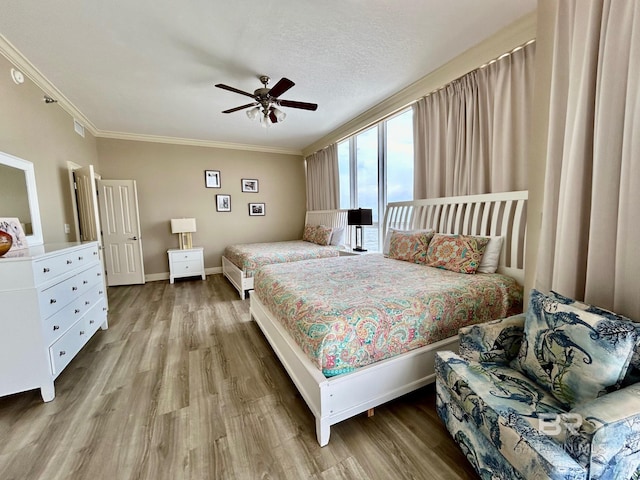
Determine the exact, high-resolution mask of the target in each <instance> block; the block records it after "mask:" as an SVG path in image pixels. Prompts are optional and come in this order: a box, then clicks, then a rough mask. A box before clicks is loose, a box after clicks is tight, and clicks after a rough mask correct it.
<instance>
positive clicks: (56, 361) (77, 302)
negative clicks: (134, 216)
mask: <svg viewBox="0 0 640 480" xmlns="http://www.w3.org/2000/svg"><path fill="white" fill-rule="evenodd" d="M0 306H1V311H2V317H1V318H0V396H2V395H9V394H13V393H17V392H23V391H26V390H32V389H35V388H39V389H40V392H41V394H42V398H43V400H44V401H45V402H49V401H51V400H53V398H54V397H55V389H54V385H53V381H54V380H55V379H56V377H57V376H58V375H60V372H62V370H63V369H64V368H65V367H66V366H67V365H68V364H69V362H70V361H71V360H72V359H73V357H74V356H75V355H76V354H77V353H78V352H79V351H80V349H81V348H82V347H83V346H84V345H85V344H86V343H87V342H88V341H89V339H90V338H91V337H92V336H93V334H94V333H95V332H96V331H97V330H98V329H99V328H100V327H102V329H103V330H104V329H106V328H107V326H108V325H107V297H106V288H105V283H104V276H103V273H102V263H101V262H100V257H99V253H98V244H97V242H87V243H82V244H81V243H62V244H45V245H40V246H37V247H31V248H29V249H24V250H17V251H10V252H9V253H7V254H6V255H5V256H4V257H0Z"/></svg>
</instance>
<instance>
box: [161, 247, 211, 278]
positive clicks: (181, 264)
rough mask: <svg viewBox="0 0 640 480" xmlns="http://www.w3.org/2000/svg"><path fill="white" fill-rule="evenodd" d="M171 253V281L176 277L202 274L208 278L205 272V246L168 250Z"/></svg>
mask: <svg viewBox="0 0 640 480" xmlns="http://www.w3.org/2000/svg"><path fill="white" fill-rule="evenodd" d="M167 254H168V255H169V283H173V281H174V280H175V279H176V278H183V277H195V276H200V277H202V280H206V278H207V276H206V275H205V273H204V248H203V247H193V248H183V249H176V248H172V249H170V250H167Z"/></svg>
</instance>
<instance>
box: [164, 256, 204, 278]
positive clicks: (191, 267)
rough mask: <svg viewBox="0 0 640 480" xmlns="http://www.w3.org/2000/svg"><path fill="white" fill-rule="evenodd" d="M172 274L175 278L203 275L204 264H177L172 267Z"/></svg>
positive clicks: (196, 262)
mask: <svg viewBox="0 0 640 480" xmlns="http://www.w3.org/2000/svg"><path fill="white" fill-rule="evenodd" d="M171 273H172V274H173V276H174V277H180V276H183V277H184V276H189V275H202V262H201V261H200V260H190V261H188V262H175V263H174V264H173V265H172V268H171Z"/></svg>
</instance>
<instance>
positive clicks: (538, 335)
mask: <svg viewBox="0 0 640 480" xmlns="http://www.w3.org/2000/svg"><path fill="white" fill-rule="evenodd" d="M636 343H637V333H636V329H635V327H634V326H633V324H632V322H629V321H622V320H617V319H612V318H609V317H607V316H602V315H599V314H597V313H593V312H589V311H586V310H583V309H580V308H576V307H575V306H573V305H568V304H564V303H560V302H558V301H557V300H555V299H554V298H550V297H547V296H545V295H544V294H542V293H540V292H538V291H537V290H532V292H531V296H530V302H529V309H528V310H527V313H526V320H525V327H524V338H523V340H522V345H521V347H520V352H519V354H518V358H517V359H516V360H515V361H514V362H513V365H514V367H515V368H517V369H519V370H520V371H522V372H523V373H524V374H525V375H527V376H528V377H529V378H530V379H532V380H534V381H535V382H536V383H537V384H539V385H541V386H542V387H544V388H545V389H547V390H548V391H549V392H551V393H552V394H553V395H554V396H555V397H556V399H558V400H559V401H560V402H562V403H563V404H565V405H567V406H569V407H575V406H577V405H579V404H581V403H584V402H588V401H590V400H593V399H595V398H597V397H598V396H600V395H603V394H604V393H606V392H607V390H608V389H610V388H618V387H619V386H620V383H621V382H622V379H623V378H624V376H625V374H626V372H627V369H628V366H629V362H630V360H631V357H632V355H633V353H634V349H635V347H636Z"/></svg>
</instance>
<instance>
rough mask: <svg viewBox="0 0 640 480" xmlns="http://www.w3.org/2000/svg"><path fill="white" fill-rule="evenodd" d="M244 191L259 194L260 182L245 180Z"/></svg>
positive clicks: (252, 179)
mask: <svg viewBox="0 0 640 480" xmlns="http://www.w3.org/2000/svg"><path fill="white" fill-rule="evenodd" d="M242 191H243V192H249V193H258V180H256V179H255V178H243V179H242Z"/></svg>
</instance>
